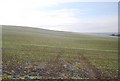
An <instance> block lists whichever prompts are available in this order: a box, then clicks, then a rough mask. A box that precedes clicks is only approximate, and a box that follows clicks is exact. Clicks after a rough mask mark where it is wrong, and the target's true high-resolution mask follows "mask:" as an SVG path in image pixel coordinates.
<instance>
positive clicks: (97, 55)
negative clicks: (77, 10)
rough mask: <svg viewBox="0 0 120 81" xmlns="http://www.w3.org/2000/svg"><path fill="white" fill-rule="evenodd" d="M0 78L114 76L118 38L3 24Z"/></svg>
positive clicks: (116, 68) (102, 77) (116, 75)
mask: <svg viewBox="0 0 120 81" xmlns="http://www.w3.org/2000/svg"><path fill="white" fill-rule="evenodd" d="M2 60H3V79H7V78H9V79H13V78H18V79H19V78H23V79H24V78H31V79H35V78H37V79H50V78H52V79H59V78H62V79H115V78H117V77H118V38H117V37H102V36H95V35H90V34H83V33H73V32H63V31H52V30H45V29H38V28H28V27H19V26H5V25H3V26H2Z"/></svg>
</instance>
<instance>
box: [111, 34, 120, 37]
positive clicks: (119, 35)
mask: <svg viewBox="0 0 120 81" xmlns="http://www.w3.org/2000/svg"><path fill="white" fill-rule="evenodd" d="M111 36H118V37H120V34H111Z"/></svg>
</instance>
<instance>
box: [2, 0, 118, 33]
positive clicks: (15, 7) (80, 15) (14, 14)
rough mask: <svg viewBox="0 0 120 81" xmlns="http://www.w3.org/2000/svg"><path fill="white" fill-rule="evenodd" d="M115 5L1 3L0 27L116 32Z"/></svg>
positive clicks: (78, 0) (50, 0)
mask: <svg viewBox="0 0 120 81" xmlns="http://www.w3.org/2000/svg"><path fill="white" fill-rule="evenodd" d="M83 1H84V2H83ZM88 1H89V2H88ZM90 1H94V2H90ZM95 1H96V2H95ZM99 1H104V2H99ZM105 1H109V2H105ZM117 1H118V0H0V11H1V12H0V14H1V15H0V24H1V25H19V26H31V27H39V28H44V29H51V30H60V31H73V32H117V31H118V2H117Z"/></svg>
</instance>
